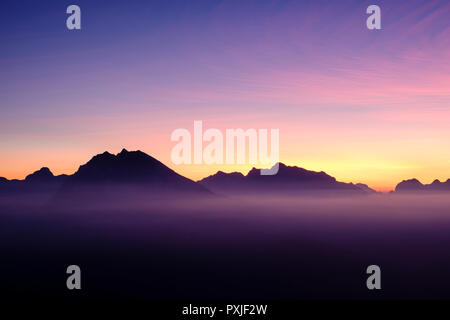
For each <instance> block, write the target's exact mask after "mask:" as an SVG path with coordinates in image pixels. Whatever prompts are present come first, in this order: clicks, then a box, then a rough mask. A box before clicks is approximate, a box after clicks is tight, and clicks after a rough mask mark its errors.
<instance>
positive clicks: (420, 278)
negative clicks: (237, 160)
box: [0, 195, 450, 301]
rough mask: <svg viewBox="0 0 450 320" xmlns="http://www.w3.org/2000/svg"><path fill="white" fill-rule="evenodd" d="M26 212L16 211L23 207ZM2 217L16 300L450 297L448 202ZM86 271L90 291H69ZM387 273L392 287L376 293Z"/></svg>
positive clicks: (31, 211) (273, 203)
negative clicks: (377, 277) (75, 271)
mask: <svg viewBox="0 0 450 320" xmlns="http://www.w3.org/2000/svg"><path fill="white" fill-rule="evenodd" d="M13 203H15V202H13ZM120 203H122V204H123V205H122V206H121V205H118V204H114V203H111V204H110V205H108V204H102V205H100V206H98V207H96V208H92V207H91V208H86V207H82V206H81V207H77V206H74V207H72V208H70V209H68V208H64V209H61V208H60V207H55V206H46V205H44V206H43V207H35V206H31V205H27V203H24V202H22V203H21V205H20V206H18V205H11V204H8V201H7V200H5V199H2V205H1V207H0V210H1V211H0V232H1V233H0V252H1V264H0V286H1V290H2V295H3V296H7V297H8V298H9V299H15V298H17V299H22V298H30V297H36V298H40V299H42V298H45V297H49V298H71V297H77V298H86V299H97V298H117V299H127V300H133V299H140V300H165V301H173V300H177V301H180V300H184V301H196V300H203V301H204V300H208V301H224V300H230V301H239V300H246V299H247V300H251V301H265V300H272V301H273V300H291V301H292V300H304V299H449V298H450V272H449V271H448V270H450V250H449V249H450V199H449V197H448V196H439V195H424V196H400V195H393V196H380V195H374V196H371V197H360V198H351V199H350V198H326V199H324V198H321V197H308V198H306V197H305V198H298V199H293V198H286V199H267V198H266V199H257V198H253V199H245V200H243V199H240V200H237V199H221V200H217V199H216V200H208V201H204V202H202V201H184V202H173V201H172V202H168V203H158V202H153V203H145V201H141V200H130V199H128V200H127V201H126V204H124V203H125V202H123V199H122V200H121V202H120ZM73 264H75V265H79V266H80V267H81V270H82V289H81V290H80V291H77V292H75V291H69V290H68V289H67V288H66V279H67V276H68V275H67V274H66V268H67V266H69V265H73ZM372 264H376V265H379V266H380V267H381V274H382V278H381V279H382V280H381V283H382V289H381V290H375V291H369V290H368V289H367V288H366V279H367V277H368V275H367V274H366V268H367V266H369V265H372Z"/></svg>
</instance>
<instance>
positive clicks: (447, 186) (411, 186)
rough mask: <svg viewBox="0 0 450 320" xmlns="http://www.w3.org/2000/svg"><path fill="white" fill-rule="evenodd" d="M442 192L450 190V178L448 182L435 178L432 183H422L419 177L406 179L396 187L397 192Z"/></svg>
mask: <svg viewBox="0 0 450 320" xmlns="http://www.w3.org/2000/svg"><path fill="white" fill-rule="evenodd" d="M427 191H428V192H442V191H450V179H448V180H447V181H446V182H440V181H439V180H434V181H433V183H431V184H422V183H421V182H420V181H419V180H417V179H410V180H404V181H402V182H400V183H399V184H398V185H397V186H396V187H395V192H399V193H408V192H409V193H410V192H427Z"/></svg>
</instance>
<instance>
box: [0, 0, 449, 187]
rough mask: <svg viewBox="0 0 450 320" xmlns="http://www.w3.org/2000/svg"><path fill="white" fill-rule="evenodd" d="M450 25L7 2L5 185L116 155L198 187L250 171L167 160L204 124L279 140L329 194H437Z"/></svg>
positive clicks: (262, 2)
mask: <svg viewBox="0 0 450 320" xmlns="http://www.w3.org/2000/svg"><path fill="white" fill-rule="evenodd" d="M71 4H77V5H78V6H79V7H80V8H81V30H68V29H67V28H66V18H67V17H68V14H66V8H67V6H69V5H71ZM371 4H377V5H378V6H379V7H380V8H381V30H368V29H367V27H366V19H367V17H368V16H369V15H368V14H366V8H367V7H368V6H369V5H371ZM449 18H450V2H449V1H448V0H426V1H425V0H423V1H417V0H410V1H398V0H389V1H386V0H371V1H357V0H342V1H331V0H314V1H313V0H311V1H300V0H292V1H291V0H245V1H242V0H189V1H178V0H161V1H151V0H147V1H120V2H119V1H97V0H96V1H84V0H75V1H70V2H69V1H45V0H40V1H39V2H36V1H22V0H15V1H10V0H6V1H2V2H1V4H0V36H1V41H2V44H1V46H0V48H1V49H0V176H3V177H6V178H9V179H13V178H20V179H22V178H24V177H25V176H26V175H27V174H29V173H31V172H33V171H35V170H37V169H39V168H41V167H43V166H47V167H49V168H50V169H51V170H52V172H53V173H55V174H62V173H66V174H71V173H73V172H75V171H76V170H77V168H78V166H79V165H81V164H83V163H85V162H87V161H88V160H89V159H90V158H91V157H92V156H93V155H95V154H98V153H102V152H104V151H105V150H108V151H110V152H113V153H117V152H120V150H121V149H122V148H127V149H128V150H137V149H140V150H142V151H144V152H146V153H148V154H150V155H152V156H153V157H155V158H157V159H159V160H160V161H162V162H163V163H165V164H166V165H168V166H169V167H170V168H172V169H174V170H175V171H177V172H179V173H180V174H183V175H185V176H187V177H189V178H192V179H194V180H197V179H200V178H202V177H205V176H208V175H210V174H213V173H215V172H216V171H217V170H223V171H227V172H229V171H235V170H239V171H242V172H244V173H245V172H246V171H247V170H249V169H250V168H251V167H252V165H250V164H248V165H234V166H233V165H206V164H200V165H175V164H174V163H173V162H172V161H171V156H170V154H171V149H172V148H173V146H174V145H175V144H176V143H175V142H173V141H171V139H170V137H171V133H172V132H173V131H174V130H175V129H177V128H186V129H188V130H190V131H193V122H194V120H202V121H203V126H204V127H205V128H218V129H220V130H225V129H227V128H231V129H233V128H243V129H249V128H254V129H260V128H267V129H271V128H276V129H279V132H280V161H281V162H284V163H286V164H289V165H297V166H300V167H304V168H306V169H310V170H317V171H325V172H327V173H328V174H330V175H333V176H334V177H336V178H337V179H338V180H340V181H344V182H355V183H356V182H362V183H366V184H368V185H369V186H371V187H373V188H375V189H377V190H381V191H387V190H391V189H392V188H394V187H395V185H396V184H397V183H398V182H400V181H401V180H403V179H409V178H413V177H414V178H418V179H419V180H421V181H422V182H423V183H430V182H432V181H433V180H434V179H440V180H441V181H443V180H444V181H445V180H447V179H448V178H450V148H449V143H450V126H449V122H450V19H449Z"/></svg>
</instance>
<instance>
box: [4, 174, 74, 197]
mask: <svg viewBox="0 0 450 320" xmlns="http://www.w3.org/2000/svg"><path fill="white" fill-rule="evenodd" d="M66 178H67V176H66V175H60V176H55V175H53V173H52V172H51V171H50V169H49V168H47V167H43V168H41V169H39V170H37V171H35V172H34V173H32V174H29V175H28V176H27V177H26V178H25V179H24V180H8V179H6V178H1V177H0V193H1V194H7V195H26V194H41V195H45V194H52V193H54V192H56V191H57V190H58V189H59V188H60V187H61V186H62V184H63V183H64V180H65V179H66Z"/></svg>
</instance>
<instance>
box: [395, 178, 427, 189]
mask: <svg viewBox="0 0 450 320" xmlns="http://www.w3.org/2000/svg"><path fill="white" fill-rule="evenodd" d="M423 188H424V185H423V184H422V182H420V181H419V180H417V179H415V178H414V179H409V180H403V181H402V182H400V183H399V184H398V185H397V186H396V187H395V191H397V192H402V191H406V192H408V191H419V190H422V189H423Z"/></svg>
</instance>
